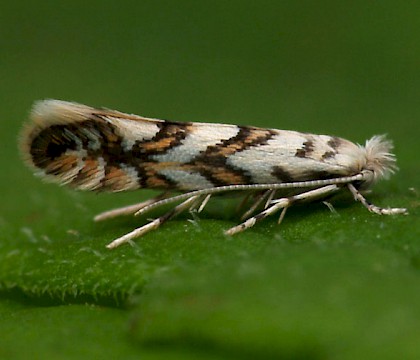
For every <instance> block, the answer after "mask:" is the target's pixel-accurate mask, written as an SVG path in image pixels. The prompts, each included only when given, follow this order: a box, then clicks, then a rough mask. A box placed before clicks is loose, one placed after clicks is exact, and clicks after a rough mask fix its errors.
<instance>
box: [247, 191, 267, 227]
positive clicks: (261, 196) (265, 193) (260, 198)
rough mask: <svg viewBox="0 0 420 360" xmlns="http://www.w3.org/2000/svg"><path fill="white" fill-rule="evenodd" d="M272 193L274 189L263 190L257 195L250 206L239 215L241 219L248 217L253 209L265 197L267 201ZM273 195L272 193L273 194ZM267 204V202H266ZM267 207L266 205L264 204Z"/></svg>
mask: <svg viewBox="0 0 420 360" xmlns="http://www.w3.org/2000/svg"><path fill="white" fill-rule="evenodd" d="M272 193H274V190H267V191H264V192H263V193H262V194H260V195H259V196H258V197H257V200H255V202H254V203H253V204H252V206H251V207H250V208H249V209H248V210H247V211H246V212H245V213H244V214H243V215H242V216H241V220H244V219H246V218H248V217H249V216H250V215H251V214H252V213H253V212H254V211H255V209H257V207H258V206H260V204H261V203H262V202H263V201H264V200H265V199H267V202H268V201H269V200H270V198H272V196H271V194H272ZM273 195H274V194H273ZM266 204H267V203H266ZM265 208H267V206H265Z"/></svg>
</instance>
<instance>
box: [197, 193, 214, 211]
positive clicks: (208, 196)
mask: <svg viewBox="0 0 420 360" xmlns="http://www.w3.org/2000/svg"><path fill="white" fill-rule="evenodd" d="M210 198H211V194H207V195H206V197H205V198H204V200H203V201H202V202H201V204H200V206H199V208H198V209H197V212H198V213H201V212H202V211H203V210H204V208H205V207H206V205H207V203H208V202H209V200H210Z"/></svg>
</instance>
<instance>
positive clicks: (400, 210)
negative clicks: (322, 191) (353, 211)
mask: <svg viewBox="0 0 420 360" xmlns="http://www.w3.org/2000/svg"><path fill="white" fill-rule="evenodd" d="M347 187H348V188H349V190H350V191H351V193H352V194H353V196H354V199H355V200H356V201H359V202H360V203H362V205H363V206H364V207H365V208H366V209H368V210H369V211H370V212H372V213H375V214H379V215H396V214H404V215H407V214H408V211H407V209H404V208H386V209H384V208H381V207H379V206H376V205H373V204H371V203H370V202H369V201H367V200H366V198H365V197H364V196H363V195H362V194H361V193H360V192H359V191H358V190H357V189H356V188H355V187H354V185H353V184H347Z"/></svg>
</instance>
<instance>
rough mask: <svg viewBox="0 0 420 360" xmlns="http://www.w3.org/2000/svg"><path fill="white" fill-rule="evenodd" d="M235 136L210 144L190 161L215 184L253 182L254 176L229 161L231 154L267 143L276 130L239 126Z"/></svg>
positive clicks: (190, 163)
mask: <svg viewBox="0 0 420 360" xmlns="http://www.w3.org/2000/svg"><path fill="white" fill-rule="evenodd" d="M239 129H240V130H239V132H238V134H237V135H235V136H234V137H232V138H230V139H227V140H223V141H221V142H220V144H217V145H214V146H209V147H207V149H206V150H205V151H204V152H203V153H201V154H200V155H198V156H196V157H195V158H194V159H193V160H192V161H190V162H189V163H188V166H190V165H193V168H194V169H195V171H197V172H199V173H200V174H201V175H202V176H204V177H205V178H207V180H209V181H210V182H211V183H212V184H214V186H222V185H230V184H252V183H253V182H252V177H251V176H250V175H248V174H247V173H246V171H245V170H243V169H240V168H237V167H234V166H232V165H230V164H228V163H227V159H228V157H229V156H230V155H232V154H235V153H237V152H240V151H244V150H246V149H249V148H251V147H255V146H260V145H263V144H266V143H267V141H268V140H270V139H271V138H272V137H273V136H275V135H276V132H274V131H272V130H269V129H258V128H252V127H246V126H239Z"/></svg>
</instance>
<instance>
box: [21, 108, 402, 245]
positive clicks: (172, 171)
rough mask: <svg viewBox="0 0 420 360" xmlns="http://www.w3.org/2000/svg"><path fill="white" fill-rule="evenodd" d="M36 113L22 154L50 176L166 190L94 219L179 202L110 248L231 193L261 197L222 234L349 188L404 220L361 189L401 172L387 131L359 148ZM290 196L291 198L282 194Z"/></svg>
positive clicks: (292, 135) (103, 116) (92, 185)
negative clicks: (386, 135)
mask: <svg viewBox="0 0 420 360" xmlns="http://www.w3.org/2000/svg"><path fill="white" fill-rule="evenodd" d="M30 117H31V122H30V123H29V124H27V125H26V127H25V128H24V130H23V132H22V136H21V152H22V154H23V157H24V160H25V162H26V163H27V164H28V165H29V166H30V167H31V168H32V169H34V171H35V173H36V174H37V175H40V176H41V177H43V178H44V179H45V180H47V181H50V182H55V183H58V184H62V185H64V184H66V185H69V186H71V187H72V188H74V189H78V190H89V191H108V192H118V191H127V190H136V189H140V188H149V189H160V190H163V193H162V194H160V195H158V196H156V197H154V198H152V199H149V200H147V201H144V202H142V203H139V204H135V205H130V206H126V207H123V208H119V209H114V210H110V211H107V212H104V213H102V214H99V215H98V216H96V217H95V220H96V221H101V220H105V219H109V218H114V217H116V216H120V215H131V214H137V215H138V214H144V213H146V212H147V211H149V210H151V209H154V208H156V207H159V206H162V205H165V204H169V203H176V202H178V205H176V206H175V207H174V208H173V209H172V210H170V211H169V212H167V213H165V214H164V215H162V216H160V217H158V218H157V219H155V220H153V221H151V222H149V223H147V224H146V225H143V226H141V227H139V228H137V229H136V230H134V231H132V232H130V233H128V234H126V235H124V236H122V237H120V238H118V239H115V240H114V241H112V242H111V243H110V244H108V245H107V247H108V248H110V249H111V248H115V247H117V246H119V245H121V244H123V243H126V242H132V240H133V239H134V238H136V237H139V236H141V235H143V234H145V233H146V232H148V231H150V230H153V229H156V228H157V227H159V226H160V225H161V224H163V223H164V222H165V221H167V220H169V219H171V218H173V217H174V216H176V215H178V214H179V213H181V212H183V211H185V210H188V209H190V210H191V209H195V210H197V211H198V212H199V211H201V210H203V208H204V207H205V206H206V204H207V202H208V201H209V199H210V197H211V196H212V195H215V194H225V193H228V192H229V193H231V192H238V191H243V192H245V193H246V194H247V196H249V195H251V197H253V200H254V204H253V205H251V206H250V208H249V209H248V210H247V211H246V212H245V213H244V215H243V218H242V220H244V221H243V222H242V223H241V224H240V225H237V226H234V227H232V228H231V229H229V230H227V231H225V233H226V234H228V235H233V234H235V233H238V232H240V231H243V230H245V229H247V228H250V227H252V226H254V224H255V223H256V222H258V221H260V220H262V219H264V218H266V217H267V216H270V215H272V214H274V213H276V212H279V211H280V210H281V214H280V218H279V221H281V220H282V219H283V217H284V215H285V212H286V210H287V209H288V208H289V207H290V206H291V205H293V204H295V203H298V202H303V201H312V200H325V199H327V198H329V197H330V196H331V195H333V194H334V193H337V192H339V191H341V190H345V189H348V190H349V191H350V192H351V193H352V195H353V197H354V198H355V200H357V201H359V202H361V203H362V204H363V205H364V206H365V207H366V208H367V209H368V210H369V211H370V212H373V213H376V214H385V215H393V214H407V210H406V209H403V208H380V207H378V206H375V205H373V204H371V203H369V202H368V201H367V200H366V199H365V197H364V196H363V195H362V194H361V192H360V191H362V190H366V189H368V188H370V187H371V186H372V185H373V184H374V183H375V182H376V181H378V180H379V179H382V178H388V177H389V175H390V174H392V173H393V172H395V170H396V169H397V168H396V165H395V161H396V160H395V156H394V154H393V153H391V150H392V148H393V146H392V143H391V142H390V141H389V140H387V139H386V138H385V136H383V135H381V136H374V137H372V138H371V139H370V140H368V141H366V144H365V145H364V146H362V145H358V144H354V143H352V142H350V141H348V140H345V139H342V138H339V137H335V136H328V135H314V134H308V133H300V132H296V131H290V130H276V129H263V128H257V127H251V126H236V125H226V124H207V123H196V122H184V123H182V122H173V121H164V120H158V119H150V118H145V117H141V116H137V115H129V114H125V113H122V112H118V111H113V110H108V109H95V108H92V107H89V106H85V105H81V104H77V103H72V102H65V101H59V100H43V101H38V102H36V103H35V104H34V106H33V109H32V112H31V116H30ZM286 190H287V191H290V190H291V191H292V195H290V194H289V195H287V196H286V195H285V194H284V193H283V195H282V194H281V192H282V191H286ZM174 192H178V193H180V194H178V195H172V194H173V193H174ZM255 213H256V214H255ZM254 214H255V215H254Z"/></svg>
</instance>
